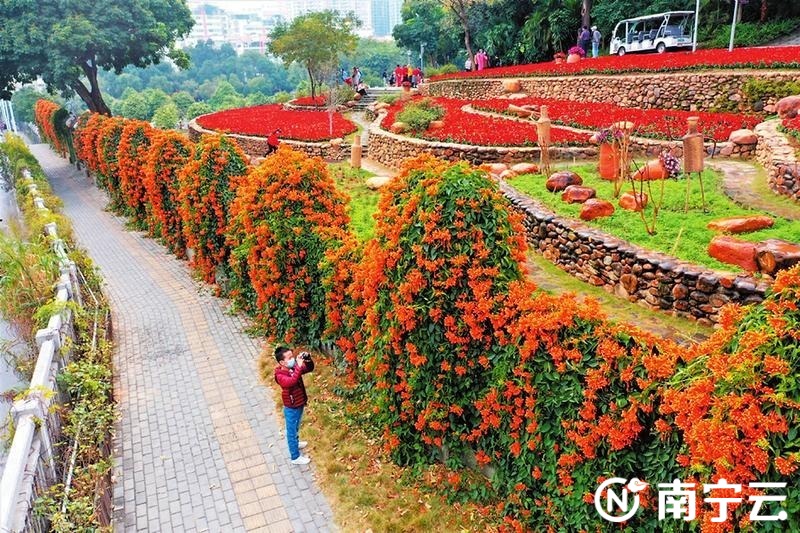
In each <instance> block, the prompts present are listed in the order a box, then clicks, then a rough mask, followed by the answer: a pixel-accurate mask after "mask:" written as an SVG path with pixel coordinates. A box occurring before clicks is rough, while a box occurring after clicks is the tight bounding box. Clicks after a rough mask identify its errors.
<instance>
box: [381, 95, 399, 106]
mask: <svg viewBox="0 0 800 533" xmlns="http://www.w3.org/2000/svg"><path fill="white" fill-rule="evenodd" d="M398 98H400V95H399V94H391V93H390V94H384V95H383V96H380V97H378V101H379V102H384V103H386V104H393V103H395V102H396V101H397V99H398Z"/></svg>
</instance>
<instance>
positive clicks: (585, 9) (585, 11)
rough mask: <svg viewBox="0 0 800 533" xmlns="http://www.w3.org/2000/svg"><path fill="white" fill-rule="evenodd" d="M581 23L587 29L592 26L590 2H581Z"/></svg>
mask: <svg viewBox="0 0 800 533" xmlns="http://www.w3.org/2000/svg"><path fill="white" fill-rule="evenodd" d="M581 19H582V20H581V21H582V22H583V25H584V26H586V27H587V28H590V27H591V26H592V0H583V5H582V7H581Z"/></svg>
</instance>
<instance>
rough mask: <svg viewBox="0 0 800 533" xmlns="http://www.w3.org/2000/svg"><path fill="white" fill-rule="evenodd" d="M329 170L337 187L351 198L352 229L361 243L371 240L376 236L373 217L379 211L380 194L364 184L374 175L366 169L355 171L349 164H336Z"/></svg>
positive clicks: (349, 212)
mask: <svg viewBox="0 0 800 533" xmlns="http://www.w3.org/2000/svg"><path fill="white" fill-rule="evenodd" d="M329 168H330V172H331V175H332V176H333V179H334V181H336V186H337V187H338V188H339V190H340V191H342V192H344V193H346V194H347V195H348V196H349V197H350V204H349V206H348V214H349V215H350V228H351V229H352V230H353V233H355V235H356V237H357V238H358V239H359V240H360V241H367V240H369V239H371V238H372V236H373V235H374V234H375V220H374V219H373V218H372V216H373V215H374V214H375V211H377V209H378V199H379V198H380V193H379V192H378V191H373V190H370V189H368V188H367V186H366V185H364V182H365V181H366V180H367V179H368V178H371V177H372V176H374V174H373V173H371V172H368V171H366V170H364V169H354V168H352V167H351V166H350V164H349V163H335V164H331V165H329Z"/></svg>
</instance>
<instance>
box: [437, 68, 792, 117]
mask: <svg viewBox="0 0 800 533" xmlns="http://www.w3.org/2000/svg"><path fill="white" fill-rule="evenodd" d="M751 78H757V79H759V80H766V81H773V82H776V81H777V82H783V81H795V82H800V71H791V70H734V71H702V72H700V71H694V72H693V71H689V72H671V73H670V72H647V73H639V74H619V75H609V74H591V75H580V76H574V75H563V76H547V77H527V78H526V77H523V76H513V77H506V78H461V79H455V80H441V81H432V82H429V83H426V84H425V85H423V92H425V93H427V94H430V95H431V96H446V97H450V98H466V99H480V98H495V97H498V96H502V95H503V94H505V93H506V91H505V90H504V89H503V82H504V81H505V82H508V80H509V79H518V80H519V82H520V85H521V92H524V93H528V94H535V95H536V96H538V97H540V98H550V99H554V100H575V101H582V102H613V103H615V104H617V105H620V106H622V107H641V108H645V109H650V108H661V109H684V110H686V111H710V110H711V109H712V108H714V107H718V106H719V105H721V104H723V103H731V102H735V103H737V105H738V106H739V110H740V111H751V112H754V111H755V110H754V109H753V108H752V106H751V105H750V103H749V102H746V101H745V98H744V93H743V92H742V86H743V85H744V84H745V82H746V81H747V80H749V79H751ZM775 101H776V98H768V99H767V101H765V102H763V104H764V105H765V106H766V105H774V104H775Z"/></svg>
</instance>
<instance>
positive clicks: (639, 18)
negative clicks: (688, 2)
mask: <svg viewBox="0 0 800 533" xmlns="http://www.w3.org/2000/svg"><path fill="white" fill-rule="evenodd" d="M666 15H694V11H665V12H664V13H656V14H654V15H645V16H642V17H634V18H631V19H625V20H621V21H619V22H620V24H621V23H623V22H637V21H639V20H647V19H656V18H659V17H665V16H666Z"/></svg>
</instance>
